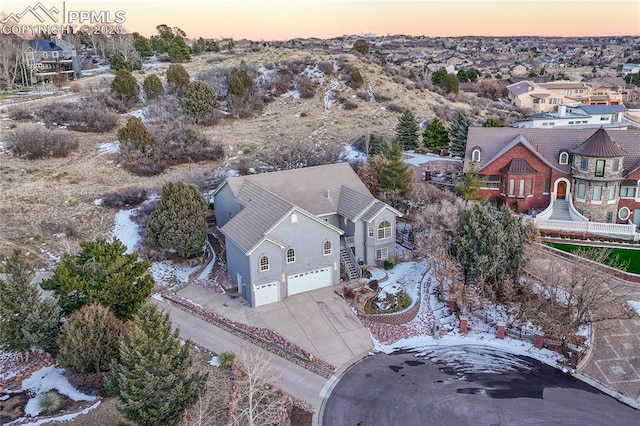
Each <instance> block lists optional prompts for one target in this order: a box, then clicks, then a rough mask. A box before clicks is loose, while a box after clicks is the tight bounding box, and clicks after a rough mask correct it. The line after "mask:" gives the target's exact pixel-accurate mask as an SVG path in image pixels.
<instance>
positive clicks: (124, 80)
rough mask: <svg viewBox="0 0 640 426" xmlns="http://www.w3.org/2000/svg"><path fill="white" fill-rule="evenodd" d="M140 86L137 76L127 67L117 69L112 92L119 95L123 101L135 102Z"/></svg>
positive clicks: (112, 83)
mask: <svg viewBox="0 0 640 426" xmlns="http://www.w3.org/2000/svg"><path fill="white" fill-rule="evenodd" d="M139 91H140V86H138V82H137V81H136V78H135V77H134V76H133V74H131V72H129V71H128V70H126V69H119V70H117V71H116V77H115V78H114V79H113V81H112V82H111V93H113V95H114V96H116V97H118V98H119V99H120V100H122V102H125V103H127V104H133V103H134V102H135V101H137V100H138V92H139Z"/></svg>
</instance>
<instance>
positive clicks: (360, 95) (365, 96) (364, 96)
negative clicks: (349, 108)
mask: <svg viewBox="0 0 640 426" xmlns="http://www.w3.org/2000/svg"><path fill="white" fill-rule="evenodd" d="M356 96H357V97H358V99H362V100H363V101H365V102H368V101H370V100H371V97H370V96H369V94H368V93H367V92H358V93H356Z"/></svg>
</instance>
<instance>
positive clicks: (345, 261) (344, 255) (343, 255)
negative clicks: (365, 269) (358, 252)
mask: <svg viewBox="0 0 640 426" xmlns="http://www.w3.org/2000/svg"><path fill="white" fill-rule="evenodd" d="M349 250H350V249H349V248H347V247H341V248H340V266H342V269H344V271H345V272H346V274H347V276H348V277H349V281H353V280H357V279H358V278H360V273H359V272H358V267H357V266H356V265H354V264H353V261H352V259H351V254H350V253H349Z"/></svg>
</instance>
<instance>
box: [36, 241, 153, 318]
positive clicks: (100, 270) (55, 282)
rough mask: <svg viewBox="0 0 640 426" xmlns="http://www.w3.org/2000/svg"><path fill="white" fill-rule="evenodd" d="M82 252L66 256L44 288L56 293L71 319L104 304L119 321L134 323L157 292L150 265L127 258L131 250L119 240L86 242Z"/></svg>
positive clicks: (131, 257)
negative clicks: (86, 308) (89, 307)
mask: <svg viewBox="0 0 640 426" xmlns="http://www.w3.org/2000/svg"><path fill="white" fill-rule="evenodd" d="M80 248H81V250H80V252H79V253H77V254H75V255H71V254H68V253H67V254H65V255H64V256H63V258H62V262H61V263H60V264H58V266H57V267H56V268H55V269H54V271H53V276H52V277H51V278H49V279H48V280H45V281H43V282H42V284H41V287H42V288H43V289H45V290H53V291H54V292H55V293H56V295H57V296H58V298H59V301H60V307H61V308H62V310H63V312H64V313H65V314H67V315H68V314H71V313H72V312H74V311H76V310H78V309H80V308H81V307H83V306H84V305H88V304H90V303H100V304H101V305H104V306H107V307H108V308H109V309H111V310H112V311H113V313H114V314H115V316H116V317H118V318H119V319H121V320H128V319H130V318H131V317H132V316H133V314H134V313H135V312H136V311H137V309H138V308H139V307H140V305H141V304H142V303H143V302H144V301H145V300H146V299H147V297H149V295H150V294H151V290H152V289H153V285H154V281H153V278H152V277H151V276H150V275H147V269H148V268H149V261H147V260H143V261H138V255H137V254H136V253H131V254H126V251H127V247H126V246H125V245H124V244H122V243H121V242H120V241H118V240H117V239H116V240H114V241H113V242H108V241H107V240H105V239H104V238H101V239H98V240H96V241H85V242H82V243H80Z"/></svg>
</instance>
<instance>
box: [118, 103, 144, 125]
mask: <svg viewBox="0 0 640 426" xmlns="http://www.w3.org/2000/svg"><path fill="white" fill-rule="evenodd" d="M147 112H148V110H147V107H144V108H139V109H136V110H134V111H131V112H128V113H126V114H123V115H122V116H123V117H138V118H139V119H140V120H142V122H143V123H145V124H146V123H147V121H148V120H147Z"/></svg>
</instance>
